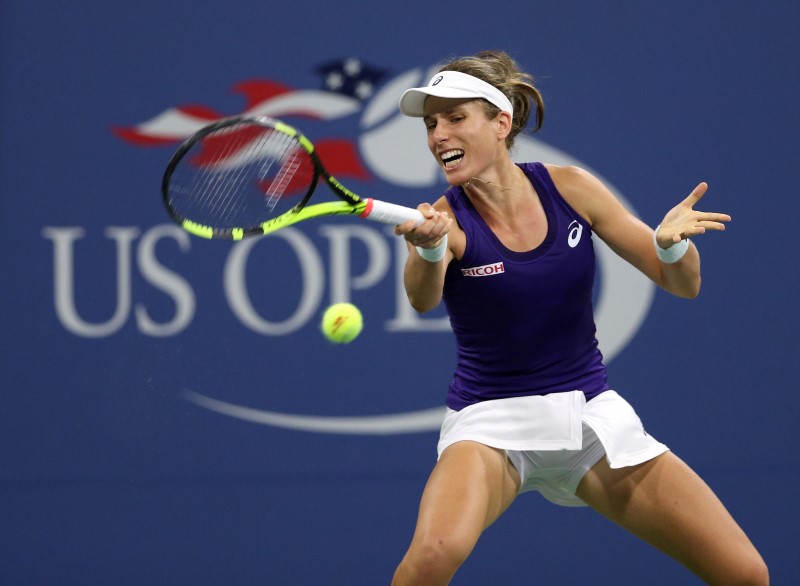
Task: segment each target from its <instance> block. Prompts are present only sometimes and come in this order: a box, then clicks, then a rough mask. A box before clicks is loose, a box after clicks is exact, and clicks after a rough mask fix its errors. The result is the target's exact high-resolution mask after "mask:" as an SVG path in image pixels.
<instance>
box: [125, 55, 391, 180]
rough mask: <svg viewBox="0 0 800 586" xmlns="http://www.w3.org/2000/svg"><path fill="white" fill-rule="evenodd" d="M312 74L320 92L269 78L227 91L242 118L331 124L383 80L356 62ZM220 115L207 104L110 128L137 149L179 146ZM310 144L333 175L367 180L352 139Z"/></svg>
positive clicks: (356, 108) (326, 66)
mask: <svg viewBox="0 0 800 586" xmlns="http://www.w3.org/2000/svg"><path fill="white" fill-rule="evenodd" d="M317 72H318V73H319V74H320V75H321V76H322V78H323V87H324V89H310V90H309V89H295V88H292V87H290V86H288V85H285V84H283V83H280V82H276V81H273V80H263V79H256V80H249V81H245V82H241V83H238V84H236V85H234V86H233V88H232V91H233V92H234V93H236V94H239V95H242V96H243V97H244V100H245V107H244V109H243V110H242V112H241V113H242V114H245V115H251V116H272V117H275V118H285V117H288V116H296V117H304V118H310V119H314V120H334V119H337V118H342V117H344V116H348V115H350V114H354V113H356V112H358V111H359V110H360V109H361V108H362V101H363V100H365V99H367V98H369V97H370V96H371V95H372V92H373V90H374V87H375V85H376V84H377V82H378V81H379V80H380V79H381V78H382V77H383V76H384V72H383V71H381V70H378V69H375V68H372V67H369V66H366V65H364V64H362V63H361V62H360V61H358V60H356V59H345V60H341V61H336V62H331V63H327V64H324V65H321V66H319V67H318V68H317ZM224 116H226V114H222V113H220V112H218V111H216V110H214V109H212V108H209V107H207V106H203V105H184V106H178V107H173V108H169V109H167V110H165V111H163V112H162V113H160V114H158V115H156V116H155V117H153V118H151V119H149V120H146V121H144V122H142V123H140V124H137V125H135V126H132V127H119V126H114V127H112V129H111V130H112V132H113V133H114V134H115V135H116V136H117V137H119V138H120V139H122V140H124V141H126V142H128V143H130V144H133V145H135V146H137V147H160V146H167V145H173V144H175V143H177V142H180V141H182V140H184V139H185V138H186V137H188V136H190V135H192V134H194V133H195V132H197V131H198V130H200V129H201V128H202V127H204V126H206V125H208V124H210V123H212V122H214V121H216V120H219V119H220V118H223V117H224ZM243 142H247V141H243ZM314 144H315V146H316V149H317V153H318V154H319V156H320V157H321V158H322V160H323V161H324V163H325V166H326V167H327V168H328V170H329V171H330V172H331V173H332V174H333V175H337V176H342V177H351V178H355V179H361V180H365V179H370V178H371V174H370V173H369V171H367V169H366V168H365V167H364V165H363V164H362V162H361V158H360V157H359V155H358V151H357V149H356V146H355V144H354V143H353V141H351V140H349V139H346V138H333V139H315V140H314ZM235 155H236V154H235V153H233V154H232V156H235Z"/></svg>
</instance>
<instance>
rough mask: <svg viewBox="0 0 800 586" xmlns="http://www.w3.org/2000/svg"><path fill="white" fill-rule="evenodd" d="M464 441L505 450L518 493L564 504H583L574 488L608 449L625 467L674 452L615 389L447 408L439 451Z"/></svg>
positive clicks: (610, 460)
mask: <svg viewBox="0 0 800 586" xmlns="http://www.w3.org/2000/svg"><path fill="white" fill-rule="evenodd" d="M466 440H468V441H476V442H480V443H482V444H485V445H488V446H491V447H494V448H498V449H502V450H505V451H506V453H507V454H508V457H509V459H510V461H511V463H512V464H513V466H514V467H515V468H516V469H517V471H518V472H519V475H520V478H521V481H522V484H521V486H520V492H521V493H522V492H527V491H530V490H536V491H538V492H540V493H541V494H542V495H543V496H544V497H545V498H546V499H548V500H550V501H552V502H554V503H556V504H559V505H563V506H585V503H584V502H583V501H581V500H580V499H579V498H578V497H576V496H575V490H576V489H577V488H578V484H579V483H580V481H581V479H582V478H583V476H584V475H585V474H586V472H588V471H589V469H590V468H591V467H592V466H594V465H595V464H596V463H597V462H598V460H600V458H602V457H603V456H604V455H605V456H606V459H607V460H608V463H609V465H610V466H611V467H612V468H622V467H625V466H633V465H636V464H641V463H642V462H647V461H648V460H652V459H653V458H655V457H656V456H659V455H661V454H663V453H664V452H666V451H668V450H669V448H667V446H665V445H664V444H662V443H660V442H658V441H657V440H656V439H655V438H653V437H652V436H651V435H648V434H647V432H645V430H644V426H643V425H642V422H641V420H640V419H639V416H638V415H636V412H635V411H634V409H633V407H631V405H630V404H629V403H628V402H627V401H626V400H625V399H623V398H622V397H621V396H620V395H619V394H617V393H616V392H615V391H605V392H604V393H601V394H600V395H598V396H597V397H595V398H594V399H592V400H591V401H589V402H588V403H587V402H586V399H585V397H584V395H583V392H581V391H572V392H569V393H553V394H550V395H543V396H540V395H534V396H530V397H515V398H511V399H498V400H494V401H485V402H483V403H477V404H475V405H470V406H469V407H465V408H464V409H462V410H461V411H453V410H451V409H448V410H447V414H446V415H445V419H444V422H443V423H442V429H441V433H440V437H439V445H438V452H439V456H441V454H442V453H443V452H444V450H446V449H447V448H448V447H449V446H450V445H452V444H454V443H456V442H459V441H466Z"/></svg>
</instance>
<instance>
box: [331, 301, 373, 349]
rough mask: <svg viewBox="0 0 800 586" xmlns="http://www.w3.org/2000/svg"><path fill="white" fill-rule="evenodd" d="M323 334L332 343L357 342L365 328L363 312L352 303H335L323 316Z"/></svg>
mask: <svg viewBox="0 0 800 586" xmlns="http://www.w3.org/2000/svg"><path fill="white" fill-rule="evenodd" d="M321 327H322V333H323V334H325V337H326V338H328V340H330V341H331V342H335V343H337V344H347V343H348V342H352V341H353V340H355V338H356V336H358V334H360V333H361V328H362V327H364V319H363V317H362V316H361V311H360V310H359V309H358V307H356V306H355V305H353V304H352V303H335V304H333V305H331V306H330V307H328V309H326V310H325V313H324V314H323V315H322V326H321Z"/></svg>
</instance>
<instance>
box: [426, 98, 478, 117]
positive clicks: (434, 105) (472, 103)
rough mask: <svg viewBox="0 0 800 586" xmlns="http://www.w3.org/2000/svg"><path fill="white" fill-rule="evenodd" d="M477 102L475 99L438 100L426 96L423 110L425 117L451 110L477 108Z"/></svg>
mask: <svg viewBox="0 0 800 586" xmlns="http://www.w3.org/2000/svg"><path fill="white" fill-rule="evenodd" d="M479 107H480V105H479V104H478V100H477V99H475V98H440V97H438V96H428V97H427V98H425V106H424V108H423V111H424V115H425V117H428V116H434V115H436V114H445V113H447V112H451V111H453V110H459V109H470V108H479Z"/></svg>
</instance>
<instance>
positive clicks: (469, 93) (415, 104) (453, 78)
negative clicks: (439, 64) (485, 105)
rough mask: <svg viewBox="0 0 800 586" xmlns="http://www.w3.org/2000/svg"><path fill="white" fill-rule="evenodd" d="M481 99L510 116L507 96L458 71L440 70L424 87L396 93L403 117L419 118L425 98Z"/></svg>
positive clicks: (512, 113)
mask: <svg viewBox="0 0 800 586" xmlns="http://www.w3.org/2000/svg"><path fill="white" fill-rule="evenodd" d="M428 96H436V97H439V98H475V99H477V98H483V99H484V100H488V101H489V102H490V103H492V104H494V105H495V106H497V107H498V108H500V110H501V111H503V112H508V113H509V114H511V116H512V117H513V116H514V108H513V107H512V106H511V102H510V101H509V99H508V98H507V97H506V96H505V95H504V94H503V92H501V91H500V90H499V89H497V88H496V87H494V86H493V85H492V84H490V83H486V82H485V81H483V80H482V79H478V78H477V77H474V76H472V75H468V74H466V73H461V72H459V71H440V72H439V73H437V74H436V75H434V76H433V77H432V78H431V80H430V81H429V82H428V85H427V86H426V87H416V88H411V89H408V90H406V91H404V92H403V95H402V96H400V111H401V112H402V113H403V114H405V115H406V116H412V117H414V118H421V117H422V116H424V115H425V113H424V107H425V98H427V97H428Z"/></svg>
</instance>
